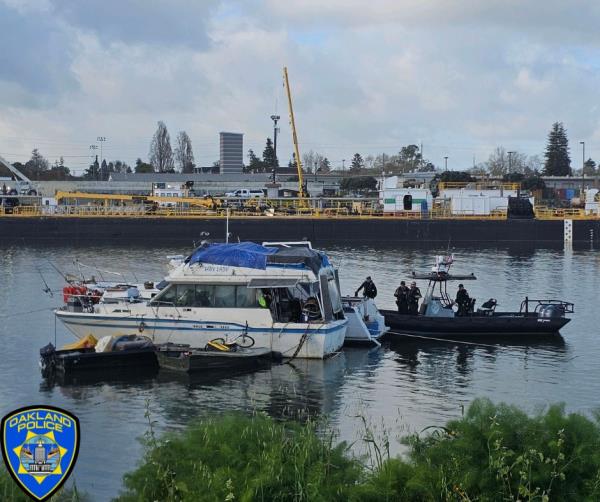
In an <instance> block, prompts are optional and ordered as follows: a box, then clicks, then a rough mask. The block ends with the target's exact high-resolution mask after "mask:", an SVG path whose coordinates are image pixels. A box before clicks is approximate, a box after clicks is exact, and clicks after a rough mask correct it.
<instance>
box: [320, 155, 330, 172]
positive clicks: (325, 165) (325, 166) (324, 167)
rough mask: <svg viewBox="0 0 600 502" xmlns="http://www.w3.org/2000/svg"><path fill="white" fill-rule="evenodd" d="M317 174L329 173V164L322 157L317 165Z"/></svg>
mask: <svg viewBox="0 0 600 502" xmlns="http://www.w3.org/2000/svg"><path fill="white" fill-rule="evenodd" d="M319 172H320V173H328V172H331V162H329V159H328V158H327V157H323V160H321V164H320V165H319Z"/></svg>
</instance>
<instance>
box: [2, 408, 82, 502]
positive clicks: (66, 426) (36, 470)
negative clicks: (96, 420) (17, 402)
mask: <svg viewBox="0 0 600 502" xmlns="http://www.w3.org/2000/svg"><path fill="white" fill-rule="evenodd" d="M1 429H2V437H1V438H0V439H1V446H2V456H3V457H4V461H5V463H6V466H7V468H8V471H9V472H10V474H11V475H12V477H13V478H14V479H15V481H16V482H17V484H18V485H19V486H20V487H21V488H22V489H23V490H24V491H25V493H27V494H28V495H30V496H31V497H33V498H34V499H36V500H40V501H43V500H46V499H48V498H50V497H51V496H52V495H53V494H54V493H55V492H56V491H57V490H58V489H59V488H60V487H61V486H62V484H63V483H64V482H65V481H66V480H67V478H68V477H69V474H70V473H71V470H72V469H73V467H74V466H75V461H76V460H77V453H78V452H79V420H78V419H77V417H76V416H75V415H73V414H71V413H69V412H68V411H65V410H61V409H60V408H54V407H52V406H28V407H26V408H21V409H19V410H15V411H13V412H12V413H9V414H8V415H6V416H5V417H4V418H3V419H2V426H1Z"/></svg>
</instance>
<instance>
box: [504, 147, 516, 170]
mask: <svg viewBox="0 0 600 502" xmlns="http://www.w3.org/2000/svg"><path fill="white" fill-rule="evenodd" d="M506 153H508V174H511V173H512V156H513V153H515V152H506Z"/></svg>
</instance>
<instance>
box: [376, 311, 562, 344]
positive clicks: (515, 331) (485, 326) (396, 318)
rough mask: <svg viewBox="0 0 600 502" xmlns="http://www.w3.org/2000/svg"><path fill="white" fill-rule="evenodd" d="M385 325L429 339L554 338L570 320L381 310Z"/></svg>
mask: <svg viewBox="0 0 600 502" xmlns="http://www.w3.org/2000/svg"><path fill="white" fill-rule="evenodd" d="M381 313H382V314H383V315H384V317H385V321H386V324H387V325H388V326H389V327H390V329H391V330H392V331H393V332H396V333H398V334H403V333H406V334H409V335H421V336H431V337H440V338H444V337H453V336H458V337H462V336H513V335H527V336H531V335H552V334H557V333H558V332H559V331H560V330H561V328H563V326H565V325H566V324H567V323H568V322H569V321H570V319H567V318H565V317H559V318H542V317H538V316H537V314H528V315H525V314H520V313H516V312H515V313H505V314H500V313H497V314H495V315H493V316H488V315H481V316H465V317H429V316H414V315H405V314H399V313H397V312H394V311H393V310H382V311H381Z"/></svg>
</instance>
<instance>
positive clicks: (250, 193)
mask: <svg viewBox="0 0 600 502" xmlns="http://www.w3.org/2000/svg"><path fill="white" fill-rule="evenodd" d="M264 196H265V191H264V190H260V189H250V188H240V189H239V190H235V191H234V192H227V193H226V194H225V197H237V198H240V199H259V198H261V197H264Z"/></svg>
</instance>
